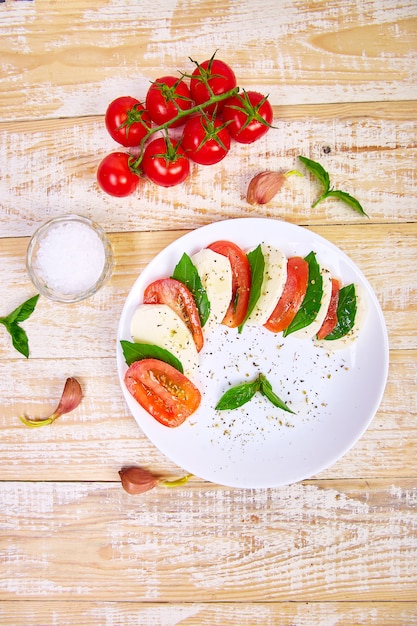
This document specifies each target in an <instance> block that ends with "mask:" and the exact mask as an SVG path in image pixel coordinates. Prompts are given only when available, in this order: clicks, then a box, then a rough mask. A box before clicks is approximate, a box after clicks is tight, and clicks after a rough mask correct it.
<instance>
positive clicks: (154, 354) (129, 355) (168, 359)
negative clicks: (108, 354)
mask: <svg viewBox="0 0 417 626" xmlns="http://www.w3.org/2000/svg"><path fill="white" fill-rule="evenodd" d="M120 345H121V347H122V351H123V356H124V358H125V361H126V363H127V365H132V363H134V362H135V361H142V359H158V360H159V361H165V363H168V364H169V365H172V367H175V369H177V370H178V371H179V372H181V374H183V373H184V368H183V366H182V363H181V361H180V360H179V359H177V357H176V356H174V355H173V354H172V353H171V352H169V350H165V348H160V347H159V346H155V345H153V344H147V343H133V342H131V341H126V340H124V339H121V340H120Z"/></svg>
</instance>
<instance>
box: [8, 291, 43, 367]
mask: <svg viewBox="0 0 417 626" xmlns="http://www.w3.org/2000/svg"><path fill="white" fill-rule="evenodd" d="M38 299H39V294H36V296H32V297H31V298H29V299H28V300H26V301H25V302H23V303H22V304H21V305H19V306H18V307H17V308H16V309H14V311H12V312H11V313H9V315H6V317H0V324H3V326H4V327H5V328H6V330H7V332H8V333H9V334H10V336H11V338H12V344H13V347H14V348H15V349H16V350H17V351H18V352H20V353H21V354H23V356H25V357H26V358H29V340H28V336H27V334H26V331H25V330H24V329H23V328H22V327H21V326H19V322H24V321H25V320H27V319H28V318H29V317H30V316H31V315H32V313H33V311H34V310H35V307H36V304H37V302H38Z"/></svg>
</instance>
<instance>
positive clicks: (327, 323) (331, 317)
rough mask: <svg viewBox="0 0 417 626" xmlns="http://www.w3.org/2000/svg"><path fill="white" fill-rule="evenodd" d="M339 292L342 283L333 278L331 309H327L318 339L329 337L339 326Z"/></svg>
mask: <svg viewBox="0 0 417 626" xmlns="http://www.w3.org/2000/svg"><path fill="white" fill-rule="evenodd" d="M339 292H340V282H339V281H338V280H337V278H332V295H331V296H330V303H329V308H328V309H327V313H326V317H325V318H324V321H323V324H322V325H321V328H320V330H319V332H318V333H317V339H324V338H325V337H327V335H329V334H330V333H331V332H332V331H333V330H334V328H335V327H336V324H337V321H338V320H337V305H338V304H339Z"/></svg>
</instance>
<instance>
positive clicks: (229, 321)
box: [208, 240, 251, 328]
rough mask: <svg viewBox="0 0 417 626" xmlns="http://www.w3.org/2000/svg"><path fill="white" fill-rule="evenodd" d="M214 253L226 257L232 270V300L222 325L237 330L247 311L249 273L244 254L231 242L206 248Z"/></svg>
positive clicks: (218, 242)
mask: <svg viewBox="0 0 417 626" xmlns="http://www.w3.org/2000/svg"><path fill="white" fill-rule="evenodd" d="M208 248H210V249H211V250H213V251H214V252H217V253H218V254H222V255H223V256H226V257H227V258H228V259H229V261H230V266H231V268H232V299H231V301H230V304H229V307H228V309H227V311H226V315H225V316H224V318H223V321H222V324H224V325H225V326H229V327H230V328H237V326H240V324H242V322H243V320H244V319H245V315H246V311H247V309H248V303H249V294H250V285H251V271H250V264H249V261H248V258H247V256H246V254H245V253H244V252H243V250H241V248H239V246H237V245H236V244H234V243H232V242H231V241H223V240H220V241H215V242H214V243H212V244H210V245H209V246H208Z"/></svg>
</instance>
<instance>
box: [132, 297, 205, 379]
mask: <svg viewBox="0 0 417 626" xmlns="http://www.w3.org/2000/svg"><path fill="white" fill-rule="evenodd" d="M130 332H131V335H132V339H133V341H134V342H136V343H146V344H151V345H155V346H159V347H160V348H164V349H165V350H169V352H171V353H172V354H173V355H174V356H176V357H177V359H179V360H180V361H181V363H182V366H183V368H184V374H185V376H188V377H189V376H192V375H193V374H194V372H195V371H196V369H197V367H198V352H197V349H196V347H195V343H194V340H193V336H192V334H191V331H190V330H189V328H188V327H187V326H186V325H185V323H184V322H183V320H182V319H181V318H180V317H179V316H178V315H177V314H176V313H175V311H173V310H172V309H171V308H170V307H169V306H168V305H166V304H141V305H140V306H139V307H138V308H137V309H136V311H135V313H134V314H133V317H132V321H131V323H130Z"/></svg>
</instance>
